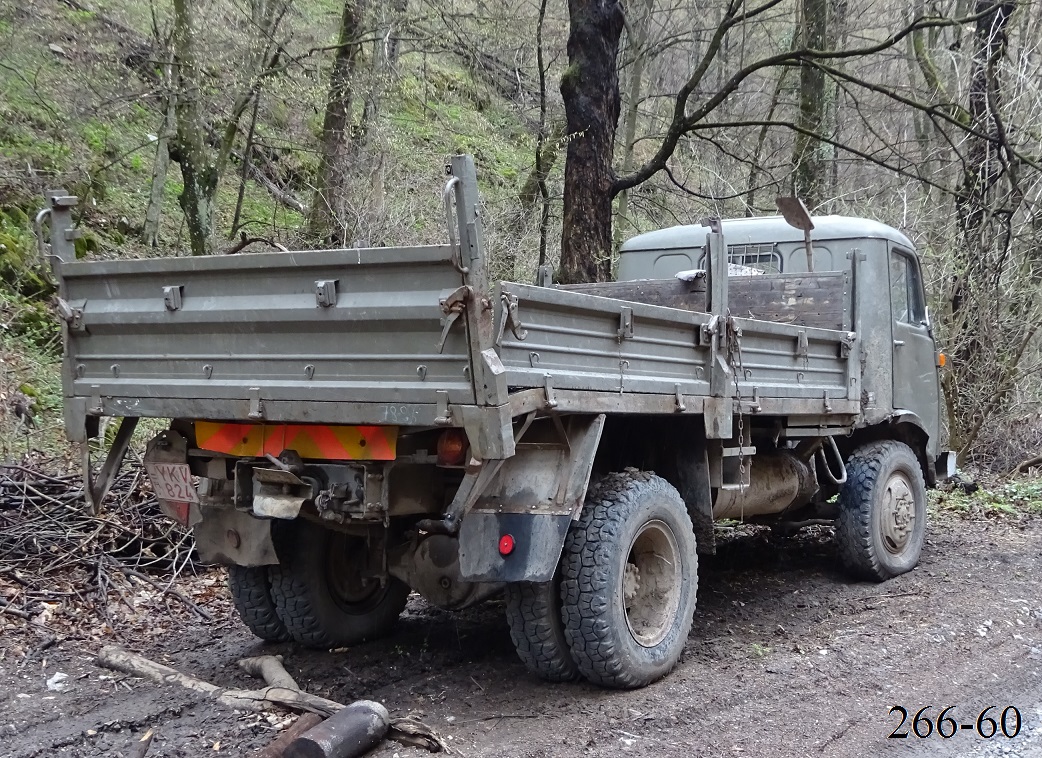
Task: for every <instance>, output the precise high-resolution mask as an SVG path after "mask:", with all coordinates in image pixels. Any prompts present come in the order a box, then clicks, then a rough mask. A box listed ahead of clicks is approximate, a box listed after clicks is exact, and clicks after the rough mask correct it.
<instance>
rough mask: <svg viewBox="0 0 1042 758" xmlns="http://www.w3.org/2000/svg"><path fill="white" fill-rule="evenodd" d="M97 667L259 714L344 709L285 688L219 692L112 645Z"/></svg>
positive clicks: (217, 689) (215, 687) (209, 685)
mask: <svg viewBox="0 0 1042 758" xmlns="http://www.w3.org/2000/svg"><path fill="white" fill-rule="evenodd" d="M98 664H99V665H101V666H104V667H105V668H110V669H113V670H115V671H122V672H123V673H124V674H131V675H133V676H140V677H144V678H145V679H151V680H152V681H155V682H161V683H163V684H179V685H181V686H182V687H184V688H185V689H189V690H192V691H193V692H198V693H199V694H201V695H205V696H206V697H209V698H213V699H214V700H216V701H217V702H218V703H220V704H221V705H225V706H228V707H229V708H237V709H239V710H254V711H262V710H264V709H265V708H267V707H270V706H272V705H281V706H284V707H286V708H291V709H293V710H297V711H311V712H313V713H320V714H322V715H325V716H328V715H331V714H333V713H336V712H337V711H339V710H342V709H343V707H344V704H343V703H338V702H336V701H335V700H327V699H326V698H324V697H318V696H317V695H310V694H308V693H307V692H302V691H300V690H299V689H289V688H286V687H264V688H263V689H259V690H226V689H222V688H221V687H218V686H216V685H214V684H210V683H209V682H204V681H203V680H202V679H196V678H195V677H192V676H188V675H187V674H182V673H181V672H180V671H177V670H176V669H172V668H170V667H169V666H164V665H163V664H162V663H156V662H155V661H151V660H149V659H148V658H145V657H144V656H143V655H138V654H137V653H131V652H128V651H126V650H123V649H122V648H120V647H116V646H114V645H107V646H105V647H103V648H102V649H101V652H100V653H98Z"/></svg>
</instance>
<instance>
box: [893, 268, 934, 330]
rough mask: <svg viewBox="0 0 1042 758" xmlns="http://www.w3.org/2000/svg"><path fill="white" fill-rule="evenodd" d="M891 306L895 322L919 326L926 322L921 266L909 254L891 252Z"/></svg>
mask: <svg viewBox="0 0 1042 758" xmlns="http://www.w3.org/2000/svg"><path fill="white" fill-rule="evenodd" d="M890 305H891V307H892V308H893V313H894V321H898V322H900V323H902V324H912V325H914V326H919V325H920V324H923V323H925V322H926V300H925V298H924V297H923V284H922V281H921V280H920V279H919V266H918V265H916V262H915V259H914V258H913V257H912V256H911V255H910V254H908V253H905V252H903V251H899V250H893V251H891V252H890Z"/></svg>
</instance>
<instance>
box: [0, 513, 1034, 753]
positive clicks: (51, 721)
mask: <svg viewBox="0 0 1042 758" xmlns="http://www.w3.org/2000/svg"><path fill="white" fill-rule="evenodd" d="M700 568H701V571H700V584H699V607H698V611H697V614H696V618H695V625H694V629H693V631H692V633H691V636H690V639H689V641H688V645H687V649H686V650H685V653H684V656H683V658H682V660H681V662H680V664H679V666H678V667H677V668H676V670H674V671H673V673H672V674H670V675H669V676H667V677H666V678H665V679H663V680H662V681H660V682H658V683H656V684H654V685H652V686H650V687H647V688H646V689H642V690H637V691H632V692H612V691H605V690H599V689H596V688H594V687H592V686H590V685H586V684H576V685H550V684H545V683H542V682H540V681H537V680H535V679H533V678H532V677H531V676H529V675H528V674H526V672H525V670H524V669H523V668H522V666H521V664H520V663H519V662H518V660H517V658H516V656H515V654H514V652H513V649H512V648H511V645H510V641H509V636H508V634H507V629H506V624H505V621H504V620H503V609H502V606H501V605H498V604H496V603H490V604H486V605H484V606H481V607H479V608H475V609H471V610H468V611H466V612H463V613H459V614H450V613H444V612H441V611H438V610H435V609H430V608H427V607H426V606H425V605H424V604H423V603H422V601H420V600H419V599H418V598H414V599H413V600H412V601H411V602H410V606H409V609H408V610H407V612H406V614H405V615H404V616H403V618H402V620H401V623H400V624H399V626H398V628H397V630H396V632H395V633H394V634H393V635H392V636H391V637H389V638H387V639H385V640H382V641H379V642H375V643H370V644H365V645H359V646H357V647H355V648H353V649H352V650H350V651H347V652H341V653H320V652H314V651H307V650H303V649H299V648H297V647H295V646H293V645H288V644H287V645H274V646H262V645H259V644H257V643H256V642H255V640H254V639H253V638H252V637H250V636H249V634H248V633H247V632H245V630H244V629H243V628H242V627H241V626H240V625H239V623H238V621H237V619H235V618H234V614H233V613H232V611H231V610H230V606H229V604H228V602H227V599H226V598H225V597H224V595H223V593H216V595H217V597H214V598H211V599H210V600H209V602H208V607H209V608H210V609H211V611H212V612H213V613H214V614H215V619H216V620H215V621H214V622H213V623H206V622H203V621H201V620H199V619H197V618H194V617H192V616H189V615H185V616H183V617H180V618H183V622H182V623H178V624H174V625H172V626H171V627H170V628H167V629H164V630H162V631H161V632H159V633H158V636H149V634H148V631H149V626H148V621H147V619H144V620H142V621H141V622H140V625H139V627H138V628H137V629H136V630H134V629H123V630H121V629H116V630H115V633H116V635H117V636H119V635H122V637H123V638H124V644H126V645H127V647H130V648H133V649H135V650H137V651H138V652H141V653H143V654H145V655H148V656H150V657H152V658H154V659H157V660H162V661H164V662H167V663H169V664H170V665H173V666H174V667H176V668H178V669H180V670H182V671H185V672H187V673H191V674H194V675H196V676H199V677H201V678H203V679H207V680H209V681H212V682H215V683H217V684H221V685H226V686H250V685H251V683H250V682H249V681H248V679H247V678H246V677H245V675H243V674H242V673H241V672H239V670H238V669H237V668H236V666H235V662H236V661H237V660H238V659H239V658H242V657H244V656H248V655H255V654H258V653H260V652H271V651H275V652H279V653H281V654H283V655H284V656H285V661H286V666H287V668H288V669H289V670H290V672H291V673H292V674H294V675H295V676H296V677H297V680H298V681H299V682H300V683H301V685H302V686H303V687H305V688H306V689H308V690H309V691H311V692H314V693H316V694H321V695H325V696H327V697H331V698H334V699H337V700H340V701H344V702H346V701H350V700H354V699H358V698H370V699H374V700H380V701H382V702H384V703H385V704H386V705H387V707H388V709H389V710H390V711H391V713H392V715H405V714H409V713H411V714H414V715H416V716H418V717H419V718H421V719H422V720H423V721H425V722H427V723H428V724H430V725H431V726H433V727H434V728H435V729H436V730H437V731H438V732H439V733H440V734H441V735H442V736H443V737H444V738H445V739H447V740H448V741H449V744H451V745H452V746H453V749H454V751H455V752H456V753H457V754H459V755H463V756H494V757H495V758H505V757H507V756H526V757H532V758H536V757H543V756H563V757H566V758H568V757H577V756H615V755H619V754H620V753H629V754H632V755H654V756H742V755H747V756H764V755H771V756H792V757H794V758H795V757H796V756H801V757H802V756H851V755H877V754H878V755H887V756H889V755H933V754H939V755H949V756H957V755H958V756H992V755H995V756H1003V755H1007V756H1042V522H1040V521H1038V520H1020V521H1010V520H1006V521H1001V522H990V521H987V520H984V521H968V520H954V519H950V518H941V519H935V520H934V523H933V526H932V530H931V534H930V536H929V543H928V545H927V547H926V551H925V554H924V558H923V561H922V564H921V566H920V567H919V568H918V569H916V570H915V571H913V572H912V573H910V574H908V575H905V576H903V577H900V578H898V579H896V580H892V581H890V582H888V583H886V584H882V585H875V584H867V583H850V582H848V581H847V579H846V578H845V577H844V576H843V575H842V574H841V573H840V572H839V571H838V570H837V568H836V560H835V557H834V554H833V551H832V547H831V545H830V543H829V541H828V533H827V531H826V530H821V531H818V532H811V533H808V534H803V535H801V536H799V537H798V538H794V539H791V540H776V539H774V538H773V537H772V536H771V535H770V532H766V531H756V532H752V533H742V534H738V535H735V536H733V537H732V538H730V539H728V540H727V541H726V542H725V544H724V545H723V546H722V547H721V549H720V551H719V554H718V555H717V556H715V557H712V558H705V559H703V561H702V564H701V567H700ZM204 580H205V581H209V582H210V583H211V584H212V583H213V577H212V576H211V577H209V579H206V578H204V579H203V580H195V581H204ZM210 592H211V593H212V590H210ZM203 594H204V595H205V593H203ZM163 623H164V624H168V625H169V624H170V620H169V619H167V620H166V621H164V622H163ZM19 624H21V622H19V621H18V620H17V619H15V620H12V622H11V623H10V624H9V628H8V629H5V630H4V632H3V637H4V642H3V652H2V656H3V658H2V660H0V693H2V701H3V715H2V716H0V745H2V747H0V754H3V755H10V756H18V757H21V756H42V755H46V756H52V755H68V756H101V755H128V754H129V752H128V751H129V747H128V746H129V745H130V743H131V741H132V740H134V739H136V738H137V737H139V736H140V734H141V733H142V732H144V731H145V730H146V729H148V728H149V727H157V728H158V730H159V731H158V736H157V738H156V740H155V741H154V742H153V744H152V747H151V750H150V751H149V756H157V757H158V756H193V757H194V756H213V755H215V754H216V755H222V754H223V755H244V754H247V753H249V751H250V750H252V749H254V748H257V747H260V746H263V745H265V744H267V743H268V742H270V741H271V740H272V739H274V736H275V734H276V733H277V732H276V727H275V726H273V725H272V724H271V723H269V721H268V720H266V719H265V718H263V717H261V716H258V715H256V714H242V713H234V712H229V711H221V710H216V709H215V708H214V707H213V706H211V705H209V704H208V703H205V702H200V701H199V700H198V699H197V698H196V697H195V696H193V695H191V694H190V693H188V692H187V691H185V690H182V689H179V688H172V687H164V686H159V685H156V684H152V683H150V682H145V681H142V680H138V679H133V678H128V677H124V676H122V675H118V674H117V675H114V674H113V672H110V671H105V670H103V669H99V668H97V667H96V666H94V664H93V661H92V655H93V653H94V652H95V651H96V650H97V649H98V647H99V645H100V642H99V641H97V640H72V639H69V640H65V641H64V642H61V643H59V644H58V645H55V646H52V647H50V648H48V649H45V650H34V648H33V640H34V639H36V640H38V639H40V638H39V637H35V636H34V634H35V633H33V632H24V631H20V630H21V629H23V628H24V625H22V626H21V627H19ZM151 631H152V632H153V633H154V632H156V631H157V630H156V629H154V628H153V629H152V630H151ZM143 637H144V641H142V638H143ZM135 638H137V640H138V641H137V642H135V641H134V639H135ZM56 673H62V674H65V675H66V678H65V679H64V680H63V681H57V682H56V681H54V680H53V679H52V687H55V689H52V690H49V689H48V687H47V680H48V679H51V678H52V677H54V675H55V674H56ZM949 705H950V706H954V709H953V710H952V711H949V713H948V715H949V716H954V718H955V719H956V723H960V724H961V723H970V724H975V723H976V720H977V718H978V716H979V714H980V712H981V711H982V710H983V709H984V708H986V707H987V706H991V705H994V706H998V707H997V708H996V709H993V710H992V711H990V712H989V713H988V714H987V716H986V718H987V717H992V716H994V717H995V718H996V719H997V720H998V719H999V716H1000V715H1001V712H1002V710H1003V709H1004V708H1006V706H1010V705H1012V706H1016V707H1017V709H1018V711H1019V713H1020V716H1021V725H1020V729H1019V733H1017V735H1016V736H1015V737H1013V738H1012V739H1010V738H1007V737H1005V736H1003V735H1002V733H1001V731H999V733H998V734H997V735H996V736H994V737H992V738H991V739H988V740H985V739H982V738H981V737H979V736H978V735H977V734H976V731H974V729H975V727H973V728H971V729H969V730H964V729H960V730H958V731H957V732H956V734H955V736H954V737H952V738H950V739H943V738H940V737H938V736H937V734H936V730H933V734H931V736H930V737H927V738H925V739H921V738H918V737H915V736H914V734H913V733H912V731H911V730H912V723H911V720H912V718H913V716H914V714H915V713H916V712H917V711H918V710H919V709H921V708H923V707H924V706H933V708H932V709H931V710H929V711H927V712H926V713H925V714H924V715H925V716H928V717H930V718H931V719H932V720H934V721H935V720H936V718H937V715H938V712H939V710H940V709H941V708H943V707H945V706H949ZM894 706H901V707H903V708H904V709H905V710H906V711H907V712H908V714H909V716H908V720H907V721H906V722H905V723H904V724H903V725H901V724H900V723H899V722H900V714H899V713H898V712H897V711H894V712H893V713H891V709H892V708H893V707H894ZM1012 718H1013V712H1012V711H1008V712H1007V723H1006V726H1007V731H1013V721H1012ZM272 720H276V719H275V717H272ZM919 726H920V732H924V731H925V724H924V723H920V725H919ZM984 728H985V731H987V724H986V723H985V725H984ZM895 730H896V731H898V732H901V731H904V732H908V733H909V736H908V737H907V738H904V739H888V737H887V736H888V735H889V734H891V733H892V732H894V731H895ZM425 754H426V753H424V752H422V751H420V750H417V749H414V748H403V747H402V746H400V745H398V744H397V743H385V744H384V746H383V747H381V748H380V749H379V750H378V751H376V752H375V753H374V755H378V756H386V757H387V758H391V756H394V755H398V756H399V758H407V757H409V756H413V757H415V756H420V755H425Z"/></svg>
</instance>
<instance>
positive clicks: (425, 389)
mask: <svg viewBox="0 0 1042 758" xmlns="http://www.w3.org/2000/svg"><path fill="white" fill-rule="evenodd" d="M454 252H455V251H454V248H453V247H452V246H449V245H435V246H424V247H410V248H374V249H354V250H319V251H309V252H281V253H260V254H252V255H235V256H214V257H207V258H156V259H146V260H123V261H90V262H75V263H63V264H61V265H60V266H59V274H60V277H61V279H62V285H63V290H64V291H63V296H64V298H65V299H66V301H67V303H68V305H69V306H70V307H71V309H72V314H73V315H72V317H71V318H69V319H68V321H69V325H68V327H67V340H66V351H65V366H64V389H65V395H66V397H67V398H68V399H70V400H72V401H73V404H75V403H76V401H77V399H79V401H80V402H81V403H83V404H84V405H85V406H86V407H85V410H86V412H87V413H90V414H99V413H104V415H111V416H151V417H160V418H175V417H190V418H211V419H247V418H252V419H260V418H264V419H269V420H279V421H298V422H314V421H321V422H324V423H337V422H340V423H373V424H381V423H388V424H401V425H409V424H428V423H432V422H433V419H434V418H435V416H436V415H437V411H438V406H439V404H440V406H441V407H442V408H444V405H445V403H453V404H473V403H474V402H475V390H474V385H473V382H472V380H471V376H472V366H471V355H470V351H469V348H468V341H467V333H466V324H465V319H459V320H457V321H456V322H455V323H454V324H452V325H451V327H450V328H449V330H448V331H447V333H446V341H445V344H444V348H443V349H439V342H440V340H441V338H442V333H443V327H444V326H445V323H446V317H445V314H444V313H443V312H442V309H441V306H440V300H441V299H442V298H445V297H447V296H448V295H449V294H450V293H452V292H453V291H454V290H456V289H457V288H459V287H460V286H461V285H462V284H464V276H463V274H462V273H461V272H460V271H459V269H458V268H457V267H456V266H455V265H454V263H453V258H454ZM68 404H69V403H68V402H67V405H68Z"/></svg>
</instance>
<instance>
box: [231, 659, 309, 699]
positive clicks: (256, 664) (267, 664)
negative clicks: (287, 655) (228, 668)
mask: <svg viewBox="0 0 1042 758" xmlns="http://www.w3.org/2000/svg"><path fill="white" fill-rule="evenodd" d="M239 668H241V669H242V670H243V671H245V672H246V673H247V674H249V675H250V676H253V677H256V678H258V679H263V680H264V682H265V683H266V684H267V685H268V686H269V687H284V688H286V689H289V690H297V691H300V685H298V684H297V683H296V682H295V681H294V680H293V677H292V676H290V675H289V672H288V671H286V668H285V667H284V666H283V665H282V657H281V656H277V655H259V656H257V657H256V658H243V659H242V660H241V661H239Z"/></svg>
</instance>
